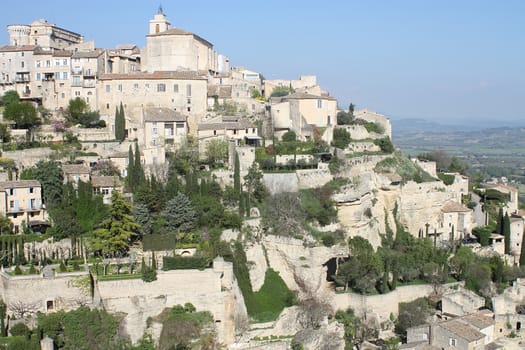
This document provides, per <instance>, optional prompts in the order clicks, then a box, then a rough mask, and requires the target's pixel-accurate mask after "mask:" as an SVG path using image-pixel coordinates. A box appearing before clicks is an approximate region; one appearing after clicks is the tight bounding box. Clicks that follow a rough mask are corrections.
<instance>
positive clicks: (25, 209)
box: [0, 180, 46, 234]
mask: <svg viewBox="0 0 525 350" xmlns="http://www.w3.org/2000/svg"><path fill="white" fill-rule="evenodd" d="M0 214H2V215H4V216H6V217H7V218H8V219H9V220H11V222H12V224H13V232H14V233H15V234H21V233H22V226H23V223H24V224H25V225H27V226H28V227H32V226H39V225H42V224H43V222H44V221H45V220H46V214H45V206H44V205H43V203H42V187H41V186H40V182H38V181H37V180H19V181H3V182H0Z"/></svg>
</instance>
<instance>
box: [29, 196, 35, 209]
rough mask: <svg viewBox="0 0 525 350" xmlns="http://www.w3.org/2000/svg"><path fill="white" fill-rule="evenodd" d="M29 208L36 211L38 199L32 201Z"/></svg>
mask: <svg viewBox="0 0 525 350" xmlns="http://www.w3.org/2000/svg"><path fill="white" fill-rule="evenodd" d="M29 208H30V209H36V199H34V198H33V199H31V201H30V203H29Z"/></svg>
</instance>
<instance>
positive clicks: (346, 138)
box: [332, 128, 352, 149]
mask: <svg viewBox="0 0 525 350" xmlns="http://www.w3.org/2000/svg"><path fill="white" fill-rule="evenodd" d="M351 141H352V138H351V136H350V133H349V132H348V131H346V129H342V128H335V129H334V133H333V141H332V146H334V147H337V148H340V149H345V148H346V147H348V145H349V144H350V142H351Z"/></svg>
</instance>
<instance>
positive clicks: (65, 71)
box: [31, 48, 72, 111]
mask: <svg viewBox="0 0 525 350" xmlns="http://www.w3.org/2000/svg"><path fill="white" fill-rule="evenodd" d="M71 56H72V53H71V52H70V51H65V50H54V51H51V50H44V49H42V48H37V49H36V50H35V53H34V57H33V59H34V68H33V70H32V71H33V76H34V82H35V83H34V84H33V88H32V92H31V97H33V98H34V99H36V100H38V101H40V102H41V103H42V105H43V106H44V107H45V108H47V109H50V110H52V111H55V110H58V109H59V108H66V107H67V105H68V103H69V100H70V99H71V80H70V79H71Z"/></svg>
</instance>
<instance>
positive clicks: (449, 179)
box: [438, 173, 455, 186]
mask: <svg viewBox="0 0 525 350" xmlns="http://www.w3.org/2000/svg"><path fill="white" fill-rule="evenodd" d="M438 178H439V179H440V180H441V181H443V183H444V184H445V185H447V186H450V185H452V184H453V183H454V179H455V176H454V175H451V174H444V173H439V174H438Z"/></svg>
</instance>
